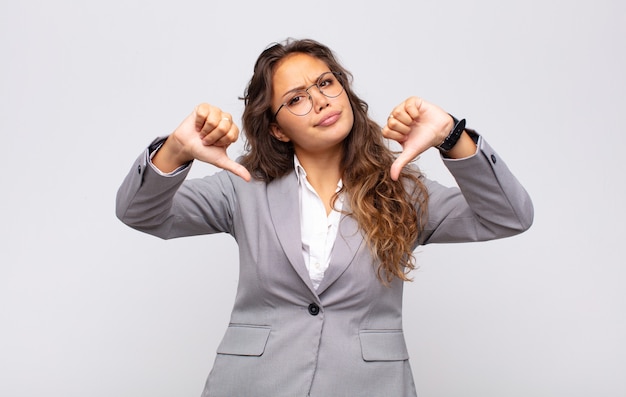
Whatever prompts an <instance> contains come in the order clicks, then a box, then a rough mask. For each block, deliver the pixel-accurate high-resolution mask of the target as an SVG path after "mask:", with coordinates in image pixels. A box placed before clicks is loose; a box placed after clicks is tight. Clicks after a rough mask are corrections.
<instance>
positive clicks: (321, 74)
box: [282, 70, 330, 97]
mask: <svg viewBox="0 0 626 397" xmlns="http://www.w3.org/2000/svg"><path fill="white" fill-rule="evenodd" d="M329 72H330V70H328V71H326V72H322V73H320V75H319V76H317V77H316V78H315V80H314V81H315V83H313V84H311V85H309V86H306V85H304V84H302V85H300V86H298V87H295V88H292V89H290V90H289V91H287V92H285V93H284V94H283V95H282V97H285V96H287V95H288V94H291V93H294V92H296V91H304V90H305V89H307V88H310V87H312V86H314V85H315V84H317V82H318V81H320V77H322V76H323V75H325V74H326V73H329Z"/></svg>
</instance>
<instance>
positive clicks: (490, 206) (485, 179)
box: [418, 137, 534, 244]
mask: <svg viewBox="0 0 626 397" xmlns="http://www.w3.org/2000/svg"><path fill="white" fill-rule="evenodd" d="M477 145H478V149H477V152H476V154H474V155H473V156H471V157H468V158H465V159H459V160H452V159H444V164H445V165H446V167H447V168H448V169H449V170H450V172H451V173H452V175H453V176H454V178H455V180H456V182H457V184H458V187H445V186H442V185H441V184H439V183H437V182H435V181H431V180H428V179H426V180H425V183H426V187H427V189H428V193H429V203H428V222H427V224H426V226H425V229H424V231H423V232H422V235H421V236H420V238H419V241H418V243H420V244H429V243H458V242H473V241H486V240H493V239H498V238H504V237H509V236H513V235H516V234H519V233H522V232H524V231H526V230H527V229H528V228H529V227H530V226H531V224H532V222H533V217H534V210H533V204H532V201H531V199H530V196H529V195H528V193H527V192H526V190H525V189H524V187H523V186H522V185H521V184H520V183H519V181H518V180H517V178H515V176H514V175H513V174H512V173H511V171H510V170H509V168H508V167H507V166H506V164H505V162H504V161H503V160H502V159H501V158H500V157H499V156H498V154H497V153H496V152H495V151H494V150H493V148H492V147H491V146H489V144H488V143H487V142H486V141H485V140H484V139H483V138H482V137H478V141H477Z"/></svg>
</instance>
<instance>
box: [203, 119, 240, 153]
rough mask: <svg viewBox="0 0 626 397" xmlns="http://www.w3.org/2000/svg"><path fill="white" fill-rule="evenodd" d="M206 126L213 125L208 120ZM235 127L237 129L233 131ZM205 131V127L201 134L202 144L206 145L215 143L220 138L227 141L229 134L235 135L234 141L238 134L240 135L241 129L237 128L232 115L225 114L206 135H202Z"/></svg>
mask: <svg viewBox="0 0 626 397" xmlns="http://www.w3.org/2000/svg"><path fill="white" fill-rule="evenodd" d="M206 128H207V129H209V128H211V126H210V125H208V122H207V126H206ZM233 128H234V129H235V131H232V130H233ZM231 131H232V132H231ZM203 133H204V128H203V130H202V131H201V132H200V136H201V137H202V144H203V145H205V146H210V145H214V144H215V143H216V142H218V141H220V140H223V142H226V141H227V140H228V139H229V136H230V137H235V139H234V140H233V141H232V142H234V141H235V140H236V138H237V136H238V135H239V129H238V128H237V126H236V125H235V124H233V122H232V121H231V118H230V116H223V117H222V118H221V119H220V120H218V121H217V124H216V125H215V126H214V127H213V128H212V129H211V130H210V131H208V132H207V133H206V135H204V136H202V134H203ZM229 134H230V135H229ZM225 137H226V138H225ZM232 142H231V143H232Z"/></svg>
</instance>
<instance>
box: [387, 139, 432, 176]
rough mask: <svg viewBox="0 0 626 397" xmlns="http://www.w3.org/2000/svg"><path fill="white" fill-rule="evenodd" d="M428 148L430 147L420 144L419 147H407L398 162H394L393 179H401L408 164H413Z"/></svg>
mask: <svg viewBox="0 0 626 397" xmlns="http://www.w3.org/2000/svg"><path fill="white" fill-rule="evenodd" d="M428 148H429V146H427V145H423V144H420V145H419V146H418V145H414V146H411V147H405V148H404V150H402V153H400V154H399V155H398V157H397V158H396V160H395V161H394V162H393V164H391V170H390V174H391V179H393V180H394V181H397V180H398V178H399V177H400V172H402V169H403V168H404V167H406V165H407V164H409V163H410V162H412V161H413V160H414V159H415V158H416V157H417V156H419V155H420V154H422V153H423V152H424V151H426V149H428Z"/></svg>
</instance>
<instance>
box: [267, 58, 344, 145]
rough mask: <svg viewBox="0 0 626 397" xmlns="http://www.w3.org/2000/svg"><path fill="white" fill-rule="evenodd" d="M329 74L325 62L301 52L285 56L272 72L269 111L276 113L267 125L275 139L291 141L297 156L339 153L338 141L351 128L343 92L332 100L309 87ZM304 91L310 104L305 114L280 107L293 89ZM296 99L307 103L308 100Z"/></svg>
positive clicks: (289, 97)
mask: <svg viewBox="0 0 626 397" xmlns="http://www.w3.org/2000/svg"><path fill="white" fill-rule="evenodd" d="M330 71H331V70H330V69H329V68H328V65H326V63H325V62H323V61H321V60H320V59H318V58H315V57H312V56H310V55H307V54H301V53H297V54H292V55H288V56H287V57H286V58H285V59H283V60H282V61H281V62H280V63H279V64H278V66H277V67H276V70H275V71H274V81H273V94H272V111H273V112H276V111H278V113H277V114H276V121H275V122H274V123H272V125H271V126H270V128H271V132H272V135H274V137H275V138H276V139H278V140H281V141H283V142H290V141H291V142H292V143H293V145H294V149H295V152H296V155H298V157H300V156H301V155H305V154H321V153H328V152H329V151H330V152H332V151H335V150H338V151H341V147H342V146H341V142H342V141H343V140H344V139H345V138H346V136H348V134H349V133H350V130H351V129H352V125H353V123H354V114H353V113H352V107H351V106H350V100H349V99H348V95H347V94H346V92H345V90H344V91H343V92H341V94H339V95H338V96H336V97H334V98H332V97H328V96H326V95H324V94H322V93H321V92H320V90H319V88H318V87H315V86H312V85H314V84H316V83H317V82H318V79H319V77H320V76H321V75H322V74H324V73H327V72H330ZM309 87H310V88H309ZM307 88H308V94H309V95H310V96H311V100H312V102H313V107H312V109H311V111H310V112H309V113H307V114H305V115H303V116H297V115H295V114H293V113H291V112H290V111H289V109H287V106H283V107H282V108H280V107H281V105H283V104H284V103H286V102H288V101H290V100H291V99H292V98H293V96H294V91H295V90H298V89H299V90H304V89H307ZM299 100H300V101H308V98H306V97H304V98H299ZM279 108H280V110H279Z"/></svg>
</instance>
